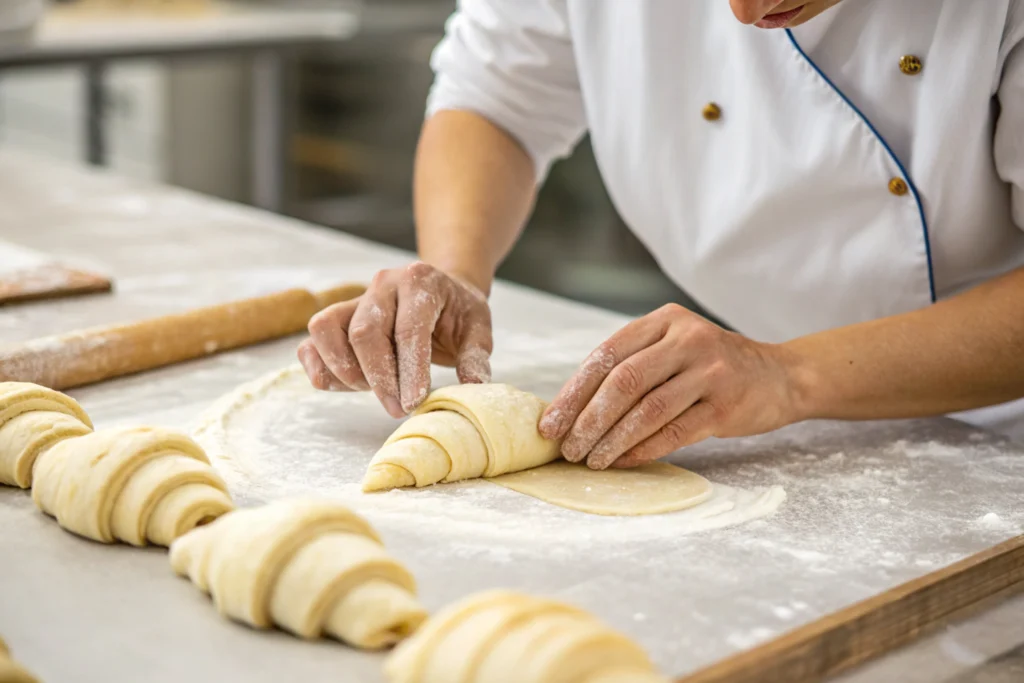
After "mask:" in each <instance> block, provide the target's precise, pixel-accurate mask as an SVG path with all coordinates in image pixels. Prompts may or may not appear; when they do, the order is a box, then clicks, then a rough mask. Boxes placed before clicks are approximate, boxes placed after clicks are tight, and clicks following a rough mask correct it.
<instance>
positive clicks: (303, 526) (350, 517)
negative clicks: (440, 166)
mask: <svg viewBox="0 0 1024 683" xmlns="http://www.w3.org/2000/svg"><path fill="white" fill-rule="evenodd" d="M171 567H172V568H173V569H174V571H175V572H176V573H177V574H178V575H181V576H188V577H189V578H190V579H191V580H192V581H193V583H195V584H196V585H197V586H198V587H199V588H200V589H201V590H203V591H204V592H207V593H209V594H210V595H211V596H213V600H214V603H215V604H216V606H217V609H218V611H219V612H220V613H221V614H224V615H226V616H228V617H230V618H231V619H235V620H237V621H241V622H244V623H246V624H250V625H251V626H255V627H258V628H268V627H270V626H272V625H274V624H276V625H277V626H279V627H281V628H283V629H285V630H287V631H290V632H291V633H294V634H295V635H297V636H299V637H301V638H318V637H320V636H321V635H325V634H326V635H330V636H333V637H335V638H337V639H338V640H341V641H343V642H346V643H349V644H351V645H354V646H356V647H360V648H365V649H376V648H381V647H385V646H388V645H392V644H394V643H395V642H397V641H399V640H401V639H402V638H404V637H406V636H408V635H409V634H410V633H412V632H413V631H414V630H415V629H416V628H417V627H418V626H419V625H420V623H421V622H422V621H423V620H424V619H425V618H426V612H425V611H424V609H423V608H422V607H421V606H420V604H419V602H418V601H417V600H416V582H415V580H414V579H413V577H412V575H411V574H410V573H409V572H408V571H407V570H406V569H405V567H403V566H402V565H401V564H399V563H398V562H397V561H396V560H395V559H394V558H392V557H391V556H390V555H388V554H387V552H386V551H385V550H384V547H383V546H382V545H381V541H380V539H379V538H378V537H377V534H376V533H375V532H374V530H373V529H372V528H371V527H370V525H369V524H368V523H367V522H366V521H365V520H364V519H363V518H361V517H359V516H358V515H356V514H355V513H353V512H352V511H351V510H349V509H347V508H345V507H344V506H342V505H339V504H337V503H333V502H327V501H317V500H285V501H278V502H275V503H272V504H270V505H267V506H264V507H260V508H250V509H245V510H237V511H235V512H232V513H231V514H228V515H225V516H224V517H222V518H220V519H219V520H217V521H216V522H214V523H213V524H210V525H209V526H206V527H203V528H201V529H196V530H195V531H192V532H191V533H188V534H186V535H185V536H183V537H181V538H179V539H178V540H177V541H175V542H174V544H173V545H172V546H171Z"/></svg>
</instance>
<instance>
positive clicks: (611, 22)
mask: <svg viewBox="0 0 1024 683" xmlns="http://www.w3.org/2000/svg"><path fill="white" fill-rule="evenodd" d="M1022 38H1024V0H984V2H980V1H979V0H928V1H927V2H924V1H922V0H847V1H846V2H841V3H839V4H838V5H836V6H835V7H833V8H831V9H829V10H827V11H826V12H824V13H822V14H821V15H819V16H818V17H815V18H814V19H812V20H811V21H809V22H807V23H806V24H804V25H802V26H799V27H796V28H793V29H791V30H762V29H758V28H756V27H753V26H747V25H743V24H741V23H740V22H738V21H737V20H736V18H735V17H734V16H733V14H732V12H731V10H730V8H729V3H728V2H726V0H700V1H692V0H460V2H459V4H458V10H457V11H456V12H455V14H454V15H452V17H451V18H450V19H449V21H448V23H447V25H446V35H445V38H444V40H443V41H442V42H441V44H440V45H439V46H438V47H437V48H436V50H435V52H434V55H433V58H432V61H431V63H432V66H433V68H434V70H435V73H436V78H435V82H434V86H433V88H432V90H431V94H430V98H429V102H428V105H427V113H428V115H430V114H432V113H433V112H436V111H438V110H441V109H462V110H471V111H475V112H477V113H479V114H481V115H483V116H485V117H487V118H488V119H490V120H491V121H493V122H494V123H496V124H497V125H499V126H500V127H502V128H503V129H504V130H506V131H508V132H509V133H510V134H511V135H512V136H513V137H515V138H516V139H517V140H519V141H520V143H521V144H522V145H523V146H524V147H525V149H526V150H527V152H528V153H529V154H530V156H531V157H532V159H533V161H534V163H535V165H536V169H537V174H538V178H541V179H542V178H543V177H544V176H545V174H546V172H547V169H548V168H549V166H550V164H551V163H552V162H553V161H554V160H556V159H558V158H559V157H562V156H565V155H567V154H568V153H569V152H570V151H571V149H572V148H573V147H574V145H575V144H576V143H577V141H578V140H579V139H580V138H581V137H582V135H583V134H584V133H585V132H589V134H590V138H591V144H592V146H593V149H594V154H595V157H596V159H597V163H598V165H599V167H600V170H601V174H602V177H603V178H604V182H605V184H606V186H607V189H608V192H609V194H610V196H611V198H612V200H613V201H614V203H615V206H616V208H617V209H618V211H619V213H620V214H621V215H622V217H623V219H624V220H625V222H626V223H627V224H628V225H629V226H630V228H631V229H632V230H633V231H634V232H635V233H636V235H637V236H638V237H639V238H640V239H641V240H642V241H643V242H644V243H645V244H646V245H647V247H648V248H649V249H650V251H651V253H652V254H653V255H654V257H655V258H656V259H657V261H658V263H659V264H660V265H661V267H662V269H663V270H664V271H665V272H666V273H667V274H668V275H669V276H670V277H671V278H672V279H673V280H674V281H675V282H676V283H677V284H678V285H679V286H680V287H681V288H682V289H684V290H685V291H686V292H687V293H688V294H690V295H691V296H692V297H693V298H694V299H695V300H697V301H698V302H700V304H701V305H703V306H704V307H705V308H707V309H708V310H709V311H711V312H713V313H714V314H715V315H716V316H718V317H719V318H720V319H722V320H724V321H726V322H727V323H728V324H729V325H730V326H731V327H733V328H734V329H736V330H737V331H739V332H741V333H743V334H745V335H748V336H750V337H752V338H754V339H759V340H763V341H771V342H780V341H784V340H787V339H791V338H794V337H797V336H801V335H805V334H808V333H812V332H816V331H819V330H824V329H828V328H833V327H838V326H841V325H848V324H851V323H856V322H859V321H864V320H869V319H874V318H879V317H883V316H888V315H893V314H898V313H903V312H906V311H911V310H914V309H918V308H921V307H923V306H927V305H929V304H930V303H932V302H933V301H935V300H937V299H941V298H944V297H949V296H952V295H955V294H957V293H959V292H962V291H964V290H965V289H967V288H969V287H972V286H973V285H976V284H978V283H979V282H982V281H984V280H986V279H989V278H992V277H994V276H997V275H999V274H1001V273H1006V272H1008V271H1010V270H1012V269H1014V268H1016V267H1019V266H1022V265H1024V231H1022V229H1021V228H1022V226H1024V44H1022ZM915 58H916V59H915ZM915 63H916V64H918V65H919V66H920V68H919V69H916V70H915V69H914V65H915ZM709 104H714V105H715V106H716V107H717V111H718V112H719V113H720V116H719V117H718V118H714V117H713V116H711V117H710V119H711V120H709V119H707V118H705V117H704V116H703V115H702V113H705V109H706V108H707V106H708V105H709ZM1022 315H1024V302H1022ZM1022 362H1024V350H1022ZM958 417H961V418H963V419H966V420H968V421H970V422H974V423H978V424H984V425H987V426H989V427H992V428H995V429H999V430H1002V431H1005V432H1008V433H1013V434H1015V435H1019V436H1022V437H1024V402H1017V403H1016V404H1007V405H1005V406H1001V407H997V408H994V409H987V410H984V411H972V412H971V413H964V414H961V415H959V416H958Z"/></svg>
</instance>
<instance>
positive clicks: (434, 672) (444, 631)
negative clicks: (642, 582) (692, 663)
mask: <svg viewBox="0 0 1024 683" xmlns="http://www.w3.org/2000/svg"><path fill="white" fill-rule="evenodd" d="M384 672H385V674H386V675H387V677H388V680H389V681H391V683H598V682H601V683H612V682H613V681H614V682H616V683H624V682H625V681H629V683H665V679H664V678H662V677H660V676H659V675H658V674H657V673H656V671H655V670H654V666H653V665H652V664H651V662H650V660H649V659H648V657H647V655H646V654H645V653H644V651H643V650H642V649H641V648H640V647H639V646H638V645H636V643H634V642H633V641H631V640H629V639H628V638H626V637H625V636H623V635H621V634H619V633H616V632H615V631H612V630H611V629H609V628H608V627H607V626H605V625H604V624H603V623H601V622H600V621H599V620H598V619H597V618H596V617H594V616H592V615H590V614H588V613H587V612H584V611H583V610H580V609H577V608H575V607H572V606H569V605H565V604H562V603H559V602H555V601H553V600H546V599H541V598H536V597H532V596H529V595H524V594H521V593H515V592H512V591H504V590H495V591H487V592H484V593H478V594H476V595H472V596H470V597H468V598H465V599H463V600H461V601H460V602H457V603H455V604H453V605H450V606H448V607H446V608H445V609H443V610H442V611H440V612H438V613H437V614H436V615H434V616H433V617H431V619H430V620H429V621H428V622H427V623H426V624H424V626H423V628H421V629H420V631H419V632H418V633H416V635H414V636H413V637H412V638H410V639H409V640H407V641H406V642H404V643H402V644H401V645H399V646H398V648H397V649H396V650H395V651H394V652H393V653H392V654H391V656H390V657H389V658H388V660H387V661H386V662H385V665H384Z"/></svg>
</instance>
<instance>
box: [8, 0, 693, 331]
mask: <svg viewBox="0 0 1024 683" xmlns="http://www.w3.org/2000/svg"><path fill="white" fill-rule="evenodd" d="M510 1H515V0H510ZM44 5H45V6H44ZM454 8H455V0H366V1H365V2H364V1H360V0H336V1H330V0H291V1H287V0H279V1H277V2H275V1H273V0H248V1H246V0H233V1H232V2H229V3H225V2H214V1H213V0H66V1H63V2H57V1H54V2H50V3H48V4H47V3H44V2H43V0H2V2H0V17H2V15H3V13H4V12H6V13H7V20H6V25H7V26H8V27H11V26H13V27H14V28H13V29H10V33H9V35H8V37H7V38H6V39H4V38H3V37H2V36H0V148H11V149H19V150H26V151H30V152H33V153H37V154H43V155H48V156H51V157H57V158H61V159H66V160H68V161H76V162H80V161H83V160H84V161H87V162H89V163H92V164H95V165H98V166H102V167H107V168H110V169H113V170H114V171H115V172H117V173H120V174H124V175H129V176H134V177H139V178H144V179H151V180H155V181H159V182H164V183H169V184H174V185H179V186H182V187H186V188H190V189H193V190H197V191H199V192H203V193H207V194H211V195H215V196H218V197H223V198H226V199H230V200H234V201H240V202H244V203H251V204H254V205H257V206H260V207H262V208H265V209H268V210H272V211H276V212H279V213H282V214H286V215H291V216H295V217H299V218H302V219H305V220H309V221H312V222H315V223H319V224H322V225H326V226H329V227H331V228H333V229H337V230H341V231H344V232H347V233H351V234H353V235H358V236H360V237H363V238H366V239H369V240H375V241H378V242H383V243H386V244H390V245H395V246H398V247H403V248H406V249H414V248H415V235H414V229H413V219H412V207H411V181H412V161H413V155H414V151H415V146H416V139H417V135H418V132H419V128H420V125H421V123H422V120H423V110H424V103H425V100H426V95H427V91H428V89H429V87H430V83H431V79H432V74H431V71H430V67H429V58H430V53H431V51H432V50H433V48H434V46H435V45H436V44H437V43H438V41H439V40H440V39H441V36H442V34H443V29H444V22H445V20H446V19H447V17H448V16H449V15H450V14H451V13H452V11H453V10H454ZM33 13H35V14H37V15H38V22H35V21H33ZM12 17H13V19H12ZM19 17H20V19H19ZM19 20H20V21H22V22H23V23H24V26H25V27H26V28H25V29H24V30H21V29H19V28H18V21H19ZM26 36H27V37H26ZM4 40H6V42H4ZM499 275H500V276H501V277H503V278H506V279H509V280H512V281H515V282H520V283H523V284H525V285H528V286H532V287H536V288H539V289H543V290H547V291H550V292H553V293H556V294H559V295H562V296H566V297H570V298H572V299H576V300H579V301H583V302H588V303H592V304H596V305H599V306H603V307H607V308H612V309H615V310H618V311H621V312H624V313H627V314H633V315H638V314H642V313H645V312H647V311H650V310H652V309H654V308H656V307H658V306H660V305H662V304H664V303H666V302H669V301H676V302H679V303H682V304H684V305H687V306H689V307H691V308H695V306H694V305H693V303H692V302H691V301H689V300H688V299H687V297H686V296H685V295H684V294H683V293H682V292H681V291H679V290H678V289H677V288H676V287H675V286H674V285H673V284H672V283H671V282H670V281H669V280H668V279H667V278H665V277H664V276H663V275H662V274H661V272H660V271H659V270H658V268H657V266H656V265H655V264H654V261H653V260H652V259H651V257H650V256H649V255H648V253H647V251H646V250H645V249H644V248H643V246H642V245H641V244H640V243H639V242H638V241H637V240H636V239H635V238H634V237H633V236H632V235H631V234H630V232H629V230H628V229H627V228H626V227H625V225H624V224H623V222H622V220H621V219H620V217H619V216H618V214H617V213H616V211H615V209H614V207H613V206H612V204H611V202H610V201H609V199H608V196H607V194H606V193H605V190H604V188H603V185H602V183H601V179H600V176H599V174H598V171H597V168H596V166H595V163H594V159H593V156H592V154H591V150H590V147H589V144H588V143H587V141H586V140H584V141H583V143H582V144H581V145H580V146H579V148H578V149H577V150H576V151H575V153H574V154H573V156H572V157H571V158H569V159H567V160H565V161H563V162H561V163H559V164H558V165H557V166H556V167H555V168H554V169H553V171H552V173H551V176H550V178H549V180H548V181H547V183H546V185H545V187H544V188H543V191H542V193H541V196H540V200H539V202H538V205H537V209H536V212H535V214H534V216H533V218H532V220H531V222H530V225H529V226H528V228H527V230H526V233H525V235H524V237H523V239H522V240H521V242H520V243H519V244H518V245H517V247H516V248H515V251H514V252H513V253H512V255H511V256H510V257H509V258H508V260H507V261H506V262H505V264H504V265H503V266H502V268H501V270H500V272H499Z"/></svg>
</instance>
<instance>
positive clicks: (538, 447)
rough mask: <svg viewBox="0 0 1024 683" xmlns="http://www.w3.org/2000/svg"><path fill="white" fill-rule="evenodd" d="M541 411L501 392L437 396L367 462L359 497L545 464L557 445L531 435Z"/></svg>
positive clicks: (454, 390) (511, 392)
mask: <svg viewBox="0 0 1024 683" xmlns="http://www.w3.org/2000/svg"><path fill="white" fill-rule="evenodd" d="M544 407H545V403H544V402H543V401H542V400H540V399H539V398H537V397H536V396H534V395H533V394H530V393H528V392H525V391H520V390H519V389H516V388H515V387H512V386H509V385H507V384H463V385H458V386H449V387H444V388H442V389H438V390H436V391H434V392H432V393H431V394H430V396H428V397H427V400H426V401H424V402H423V404H422V405H421V406H420V407H419V408H418V409H417V410H416V412H415V413H413V416H412V417H410V418H409V419H408V420H406V421H405V422H404V423H402V424H401V425H400V426H399V427H398V429H397V430H395V432H394V434H392V435H391V436H390V437H389V438H388V440H387V441H385V442H384V446H383V447H382V448H381V449H380V450H379V451H377V453H376V455H374V456H373V459H372V460H371V461H370V465H369V468H368V469H367V472H366V475H365V476H364V478H363V490H364V491H380V490H384V489H392V488H397V487H400V486H427V485H429V484H435V483H437V482H447V481H458V480H460V479H472V478H475V477H494V476H497V475H499V474H506V473H508V472H518V471H519V470H525V469H528V468H531V467H537V466H539V465H543V464H545V463H548V462H551V461H552V460H554V459H556V458H557V457H558V456H559V444H558V442H556V441H548V440H547V439H545V438H544V437H542V436H541V435H540V432H538V431H537V422H538V421H539V420H540V416H541V413H542V412H543V411H544Z"/></svg>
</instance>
